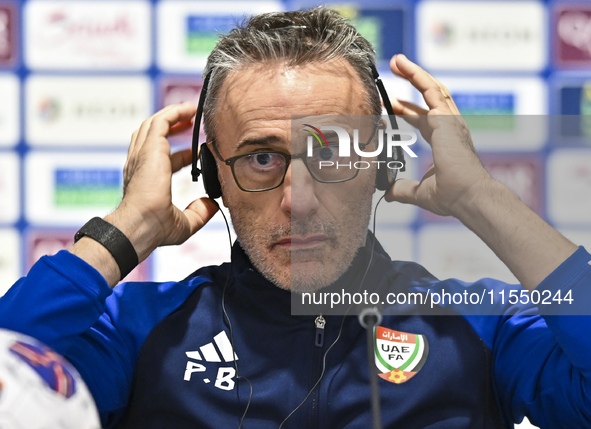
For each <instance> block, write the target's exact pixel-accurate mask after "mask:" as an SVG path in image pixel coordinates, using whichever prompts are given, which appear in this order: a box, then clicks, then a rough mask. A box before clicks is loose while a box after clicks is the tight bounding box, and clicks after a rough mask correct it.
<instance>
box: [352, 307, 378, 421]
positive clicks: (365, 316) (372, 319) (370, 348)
mask: <svg viewBox="0 0 591 429" xmlns="http://www.w3.org/2000/svg"><path fill="white" fill-rule="evenodd" d="M358 317H359V324H360V325H361V326H362V327H363V328H365V331H366V334H367V335H366V336H367V361H368V363H369V383H370V387H371V418H372V422H373V425H372V429H382V417H381V412H380V386H379V385H378V374H377V373H376V370H375V364H374V342H373V337H374V328H375V327H376V326H377V325H379V324H380V322H381V321H382V313H381V311H380V310H379V309H378V307H369V308H364V309H363V310H362V311H361V312H360V313H359V316H358Z"/></svg>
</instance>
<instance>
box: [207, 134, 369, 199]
mask: <svg viewBox="0 0 591 429" xmlns="http://www.w3.org/2000/svg"><path fill="white" fill-rule="evenodd" d="M378 128H379V124H376V126H375V127H374V129H373V132H372V134H371V137H370V138H369V140H368V141H367V143H360V144H359V149H360V150H363V149H365V148H366V147H367V146H368V145H369V144H370V143H371V141H372V140H373V139H374V138H375V136H376V134H377V131H378ZM205 144H207V143H205ZM211 145H212V146H213V152H214V153H215V155H216V156H217V157H218V159H219V160H220V161H222V162H223V163H225V164H226V165H228V166H230V169H231V170H232V176H233V177H234V182H236V185H238V188H240V189H241V190H243V191H244V192H264V191H270V190H272V189H276V188H278V187H280V186H281V185H283V182H284V181H285V176H286V174H287V170H289V165H290V164H291V161H292V160H293V159H301V160H302V162H303V163H304V165H305V166H306V169H307V170H308V172H309V173H310V176H312V178H313V179H314V180H316V181H317V182H319V183H342V182H348V181H349V180H353V179H355V178H356V177H357V174H359V170H357V169H355V174H354V175H353V176H352V177H348V178H346V179H340V180H321V179H319V178H318V177H317V176H316V174H315V173H314V172H313V171H312V170H311V169H310V166H309V165H308V161H306V158H307V152H301V153H297V154H295V155H294V154H288V153H285V152H281V151H278V150H260V151H256V152H248V153H243V154H241V155H235V156H231V157H230V158H227V159H224V158H223V157H222V154H221V153H220V151H219V149H218V147H217V146H216V144H215V142H212V143H211ZM266 153H272V154H277V155H280V156H282V157H283V159H284V160H285V169H284V171H283V176H282V177H281V181H280V182H279V183H278V184H277V185H275V186H272V187H269V188H264V189H246V188H244V187H242V185H241V184H240V181H239V180H238V177H236V172H235V171H234V164H235V163H236V161H238V160H239V159H240V158H246V157H247V156H252V155H261V154H266Z"/></svg>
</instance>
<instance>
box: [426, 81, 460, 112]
mask: <svg viewBox="0 0 591 429" xmlns="http://www.w3.org/2000/svg"><path fill="white" fill-rule="evenodd" d="M431 78H432V79H433V80H434V81H435V83H437V85H439V88H440V89H441V92H442V93H443V97H444V98H445V101H446V103H447V105H448V107H449V109H450V110H451V111H452V112H453V114H454V115H459V114H460V111H459V110H458V107H457V106H456V102H455V101H454V100H453V98H452V96H451V93H450V92H449V89H447V86H445V84H444V83H443V82H441V81H439V80H437V79H435V78H434V77H433V76H431Z"/></svg>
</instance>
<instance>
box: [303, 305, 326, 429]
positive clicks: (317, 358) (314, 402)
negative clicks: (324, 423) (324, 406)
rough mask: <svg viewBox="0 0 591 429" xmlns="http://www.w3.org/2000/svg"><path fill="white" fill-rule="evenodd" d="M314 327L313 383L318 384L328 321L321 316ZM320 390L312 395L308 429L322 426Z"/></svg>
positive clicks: (317, 388)
mask: <svg viewBox="0 0 591 429" xmlns="http://www.w3.org/2000/svg"><path fill="white" fill-rule="evenodd" d="M314 326H315V327H316V333H315V335H314V346H315V347H314V349H315V352H314V353H313V356H314V357H313V360H312V368H313V371H312V374H315V375H314V378H313V379H312V380H311V381H312V382H313V383H316V381H317V380H318V377H320V374H321V372H322V353H323V351H324V349H323V346H324V328H325V326H326V319H325V318H324V317H322V314H320V315H319V316H318V317H317V318H316V319H315V320H314ZM319 390H320V386H317V387H316V389H314V391H313V392H312V395H310V414H309V420H308V424H307V426H306V427H307V428H308V429H316V428H318V427H319V426H320V414H319V411H320V410H319V406H318V401H319V399H320V393H319Z"/></svg>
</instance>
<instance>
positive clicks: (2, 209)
mask: <svg viewBox="0 0 591 429" xmlns="http://www.w3.org/2000/svg"><path fill="white" fill-rule="evenodd" d="M19 188H20V181H19V160H18V157H17V155H16V154H14V153H0V222H15V221H17V220H18V217H19V212H20V204H19Z"/></svg>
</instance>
